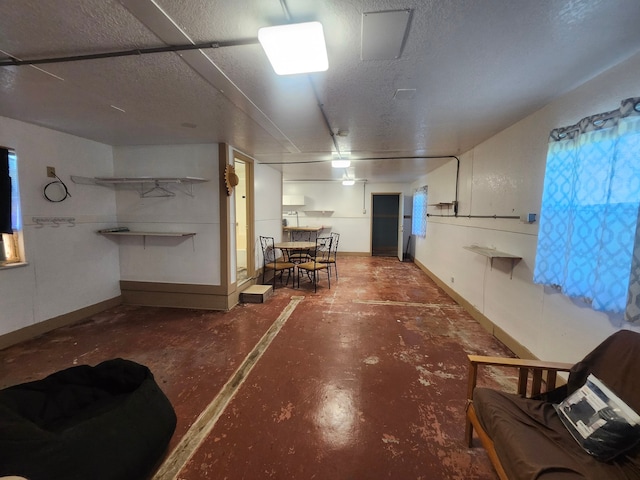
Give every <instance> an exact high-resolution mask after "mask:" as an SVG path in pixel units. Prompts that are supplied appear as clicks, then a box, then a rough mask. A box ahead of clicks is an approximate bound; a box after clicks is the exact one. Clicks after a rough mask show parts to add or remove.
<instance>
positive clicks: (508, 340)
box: [414, 259, 539, 360]
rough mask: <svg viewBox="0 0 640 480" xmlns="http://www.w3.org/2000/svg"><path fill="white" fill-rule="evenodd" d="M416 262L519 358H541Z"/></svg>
mask: <svg viewBox="0 0 640 480" xmlns="http://www.w3.org/2000/svg"><path fill="white" fill-rule="evenodd" d="M414 263H415V264H416V265H417V266H418V267H419V268H420V270H422V271H423V272H424V273H426V274H427V276H428V277H429V278H431V280H433V281H434V282H435V283H436V284H437V285H438V286H439V287H440V288H442V289H443V290H444V291H445V292H446V293H447V295H449V296H450V297H451V298H453V299H454V300H455V301H456V303H458V304H459V305H460V306H462V308H464V309H465V310H466V311H467V312H468V313H469V315H471V316H472V317H473V318H474V319H475V320H476V321H477V322H478V323H479V324H480V325H482V327H483V328H484V329H485V330H486V331H487V332H489V333H490V334H491V335H493V336H494V337H496V338H497V339H498V340H500V341H501V342H502V343H503V344H504V345H505V346H506V347H507V348H509V350H511V351H512V352H513V353H514V354H515V355H516V356H517V357H518V358H526V359H531V360H539V358H538V357H536V356H535V355H534V354H533V353H531V351H529V349H527V348H526V347H525V346H524V345H522V344H521V343H520V342H518V341H517V340H516V339H514V338H513V337H512V336H511V335H509V334H508V333H507V332H505V331H504V330H503V329H502V328H500V327H499V326H497V325H496V324H495V323H493V321H491V319H490V318H488V317H487V316H485V315H484V314H483V313H482V312H480V311H479V310H478V309H477V308H476V307H474V306H473V305H472V304H471V303H469V302H468V301H467V300H466V299H465V298H464V297H463V296H462V295H460V294H459V293H458V292H456V291H455V290H453V289H452V288H451V287H450V286H449V285H447V284H446V283H445V282H443V281H442V280H441V279H440V278H439V277H438V276H437V275H436V274H434V273H433V272H432V271H431V270H429V269H428V268H427V267H425V266H424V265H423V264H422V263H420V262H419V261H418V260H415V259H414Z"/></svg>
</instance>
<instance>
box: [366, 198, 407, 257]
mask: <svg viewBox="0 0 640 480" xmlns="http://www.w3.org/2000/svg"><path fill="white" fill-rule="evenodd" d="M399 212H400V195H398V194H390V195H386V194H373V209H372V224H371V255H378V256H383V257H397V256H398V225H399Z"/></svg>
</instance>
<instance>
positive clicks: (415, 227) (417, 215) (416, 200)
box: [411, 186, 427, 237]
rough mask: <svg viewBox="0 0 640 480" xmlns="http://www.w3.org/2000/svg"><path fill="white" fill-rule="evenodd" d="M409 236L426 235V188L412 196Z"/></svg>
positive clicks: (420, 189)
mask: <svg viewBox="0 0 640 480" xmlns="http://www.w3.org/2000/svg"><path fill="white" fill-rule="evenodd" d="M411 218H412V222H411V235H417V236H419V237H424V236H426V235H427V187H426V186H425V187H420V188H419V189H417V190H416V191H415V193H414V194H413V212H412V215H411Z"/></svg>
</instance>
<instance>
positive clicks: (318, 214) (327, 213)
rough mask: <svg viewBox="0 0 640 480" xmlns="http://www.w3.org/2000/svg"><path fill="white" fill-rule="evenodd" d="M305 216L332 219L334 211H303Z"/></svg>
mask: <svg viewBox="0 0 640 480" xmlns="http://www.w3.org/2000/svg"><path fill="white" fill-rule="evenodd" d="M303 212H304V214H305V215H307V216H310V217H330V216H331V215H333V210H303Z"/></svg>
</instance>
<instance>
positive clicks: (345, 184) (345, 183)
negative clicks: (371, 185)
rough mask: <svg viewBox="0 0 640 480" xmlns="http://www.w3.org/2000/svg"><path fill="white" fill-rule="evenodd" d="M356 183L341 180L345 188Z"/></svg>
mask: <svg viewBox="0 0 640 480" xmlns="http://www.w3.org/2000/svg"><path fill="white" fill-rule="evenodd" d="M355 184H356V181H355V180H342V185H344V186H345V187H351V186H352V185H355Z"/></svg>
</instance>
